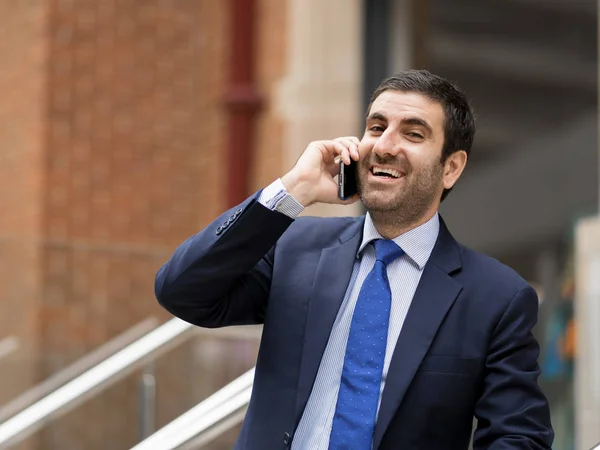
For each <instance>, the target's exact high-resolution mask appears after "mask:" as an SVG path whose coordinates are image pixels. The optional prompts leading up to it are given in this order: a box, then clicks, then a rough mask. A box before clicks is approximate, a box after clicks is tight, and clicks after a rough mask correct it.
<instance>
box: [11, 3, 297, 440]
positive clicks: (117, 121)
mask: <svg viewBox="0 0 600 450" xmlns="http://www.w3.org/2000/svg"><path fill="white" fill-rule="evenodd" d="M257 3H258V10H257V13H258V14H257V15H258V24H257V27H256V30H257V55H256V56H257V70H256V76H257V82H258V86H259V89H260V91H261V92H262V93H263V94H264V95H265V99H266V103H265V108H264V110H263V111H262V112H261V114H260V117H259V118H258V120H257V133H256V136H255V149H256V151H255V154H254V161H253V164H252V167H251V168H249V170H250V171H251V179H252V186H251V188H252V190H254V189H258V188H260V187H262V186H264V185H265V184H266V183H268V182H270V181H272V180H273V179H274V178H275V177H277V176H280V175H281V151H282V149H281V146H282V142H281V139H282V125H281V124H280V123H279V121H278V119H277V112H276V111H274V109H273V107H272V104H271V101H270V99H271V96H272V91H273V89H274V88H275V86H276V84H277V83H278V82H279V80H280V78H281V77H282V76H283V73H284V71H285V65H284V62H285V36H284V35H285V33H284V32H285V23H286V22H285V15H286V11H285V2H281V1H280V0H260V1H258V2H257ZM42 5H44V6H42ZM229 5H230V2H227V1H223V2H215V1H210V0H172V1H164V0H145V1H143V2H140V1H136V0H50V1H48V2H42V1H37V2H34V1H28V2H0V98H1V99H2V100H1V101H0V162H2V164H0V180H2V184H0V208H2V211H4V213H3V220H1V221H0V269H1V270H0V277H1V279H0V281H2V282H0V301H1V302H2V306H3V311H4V312H5V313H4V314H3V315H2V316H0V324H1V325H2V328H1V329H2V330H3V331H4V330H6V332H7V333H14V332H18V333H20V334H21V335H22V336H23V337H24V338H26V340H28V341H29V342H31V343H32V345H31V348H30V349H29V350H28V352H27V357H26V358H24V357H22V358H21V359H20V360H19V361H28V363H29V366H28V367H29V373H30V378H36V379H38V380H39V379H43V378H45V377H47V376H49V375H50V374H52V373H55V372H56V371H58V370H60V369H62V368H64V367H65V366H66V365H67V364H69V363H71V362H73V361H74V360H76V359H77V358H78V357H80V356H82V355H83V354H85V353H86V352H88V351H90V350H91V349H93V348H96V347H97V346H99V345H100V344H102V343H104V342H106V341H107V340H108V339H110V338H112V337H114V336H116V335H117V334H119V333H121V332H123V331H125V330H126V329H127V328H129V327H131V326H132V325H134V324H135V323H137V322H139V321H141V320H143V319H145V318H146V317H148V316H150V315H153V316H157V317H159V318H160V319H162V320H166V319H168V318H170V316H169V315H168V314H167V313H166V312H165V311H163V310H162V309H161V308H160V307H159V306H158V305H157V303H156V301H155V299H154V293H153V280H154V275H155V273H156V270H157V269H158V267H159V266H160V265H161V264H162V263H163V262H164V261H165V260H166V259H167V258H168V257H169V256H170V255H171V253H172V251H173V250H174V248H175V246H176V245H178V244H179V243H180V242H181V241H183V240H184V239H185V238H187V237H188V236H189V235H191V234H192V233H194V232H196V231H197V230H199V229H200V228H201V227H202V226H204V225H206V224H207V223H208V222H210V221H211V220H213V219H214V218H215V217H216V216H217V215H218V214H219V213H220V212H222V210H223V208H224V207H225V192H226V191H225V187H226V183H227V161H226V153H227V143H228V139H227V136H228V133H230V132H233V131H234V130H229V129H228V122H227V115H226V114H227V110H226V108H225V107H224V105H223V97H224V93H225V89H226V87H227V85H228V76H229V73H230V71H229V68H228V67H227V64H228V62H229V58H228V52H229V44H230V42H229V33H230V30H229ZM2 337H3V336H2V335H0V338H2ZM223 345H225V347H222V346H221V347H219V346H218V345H217V347H214V346H213V349H214V348H220V349H221V350H219V351H217V356H215V353H214V352H213V354H212V356H211V355H208V356H207V358H209V359H208V360H206V361H209V362H205V363H203V362H202V361H203V360H204V356H202V355H203V350H202V349H204V348H205V343H204V341H201V343H200V344H199V343H190V344H187V345H184V346H182V347H181V348H180V349H178V350H176V351H174V352H171V353H170V354H169V355H167V356H164V357H162V358H160V360H159V361H158V362H157V382H158V411H159V414H158V425H159V426H160V425H162V424H164V423H166V422H168V421H169V420H172V419H173V418H174V417H175V416H176V415H178V414H180V413H182V412H183V411H184V410H185V409H187V408H189V407H190V406H192V405H193V404H194V403H195V402H197V401H198V400H199V399H201V398H203V397H205V396H206V395H208V393H209V392H212V391H214V390H215V389H216V388H217V387H220V386H222V385H223V384H225V383H226V382H227V381H229V380H230V379H232V378H233V377H234V376H236V375H239V374H241V373H242V372H244V371H245V370H246V369H248V368H249V367H250V365H251V363H252V358H253V356H252V355H253V352H254V351H255V347H254V346H252V345H251V346H250V347H248V348H247V349H246V350H243V351H242V354H243V355H246V357H242V358H237V359H236V361H231V360H228V358H227V357H226V356H225V355H230V354H231V353H232V351H233V350H231V347H230V346H231V345H232V344H223ZM209 347H210V346H209ZM233 348H238V349H239V346H237V347H236V346H235V345H234V347H233ZM198 349H200V350H198ZM223 349H225V350H226V351H223ZM227 349H229V350H227ZM221 351H223V353H222V355H223V356H218V354H220V352H221ZM248 358H249V359H248ZM219 361H220V362H219ZM9 362H10V361H9ZM10 363H11V364H12V366H10V367H15V368H16V367H17V366H16V365H15V364H16V363H14V362H10ZM1 364H2V363H1V362H0V366H1ZM7 364H8V362H7ZM20 364H21V366H19V370H16V369H15V370H10V371H8V373H9V376H10V377H12V378H11V379H14V380H16V379H17V378H19V379H20V380H21V383H22V385H23V386H22V388H21V390H23V389H24V388H25V387H27V386H29V385H31V384H32V381H31V379H30V380H29V381H27V376H24V375H23V374H24V372H23V364H24V363H23V362H21V363H20ZM0 368H1V367H0ZM209 368H212V369H213V371H212V372H210V373H205V372H206V370H207V369H209ZM25 375H26V373H25ZM138 381H139V373H137V374H134V375H133V376H130V377H128V378H127V379H126V380H124V381H120V382H119V383H118V384H117V385H115V386H114V387H112V388H110V389H109V390H108V391H106V392H104V393H103V394H101V395H100V396H98V397H97V398H94V399H92V400H90V401H88V402H86V403H85V404H83V405H81V406H78V407H77V408H76V409H75V410H73V411H72V412H70V413H68V414H67V415H66V416H65V417H64V418H61V419H58V420H55V421H53V422H51V424H50V425H48V426H46V427H44V429H43V430H42V431H41V432H39V433H37V434H36V435H35V436H34V438H33V439H31V440H30V441H29V444H30V445H31V446H33V447H35V448H41V449H42V448H43V449H46V448H47V449H50V448H52V449H54V448H61V449H63V448H64V449H68V448H85V449H86V450H88V449H95V448H97V449H103V450H104V449H106V448H126V447H127V446H130V445H133V444H134V443H135V442H136V441H137V440H138V422H137V420H138V414H139V411H138V404H137V402H138V398H137V388H138V386H137V383H138ZM14 394H15V392H14V391H12V392H3V391H1V390H0V400H5V399H9V398H11V396H14ZM2 395H4V397H2ZM234 438H235V433H234V434H233V435H230V436H228V437H227V438H225V440H224V441H222V442H221V443H220V444H215V447H214V448H221V446H223V448H230V447H231V442H232V440H233V439H234Z"/></svg>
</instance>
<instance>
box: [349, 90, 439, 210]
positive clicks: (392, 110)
mask: <svg viewBox="0 0 600 450" xmlns="http://www.w3.org/2000/svg"><path fill="white" fill-rule="evenodd" d="M443 145H444V111H443V109H442V106H441V105H440V104H439V103H437V102H435V101H432V100H430V99H428V98H426V97H424V96H423V95H421V94H418V93H411V92H400V91H393V90H388V91H384V92H383V93H381V95H379V97H377V99H375V101H374V102H373V104H372V105H371V110H370V111H369V116H368V117H367V122H366V128H365V134H364V136H363V138H362V140H361V142H360V145H359V153H360V160H359V162H358V184H359V190H360V197H361V200H362V201H363V203H364V205H365V207H366V208H367V210H369V211H372V212H386V213H398V214H402V215H403V216H405V219H408V218H409V217H407V216H411V217H413V216H414V218H415V219H416V218H418V217H420V216H422V215H423V214H425V213H426V212H427V211H428V210H429V209H430V208H431V207H432V205H435V206H436V207H437V206H438V205H439V201H440V197H441V194H442V191H443V185H442V180H443V174H444V166H443V164H442V163H441V156H442V147H443Z"/></svg>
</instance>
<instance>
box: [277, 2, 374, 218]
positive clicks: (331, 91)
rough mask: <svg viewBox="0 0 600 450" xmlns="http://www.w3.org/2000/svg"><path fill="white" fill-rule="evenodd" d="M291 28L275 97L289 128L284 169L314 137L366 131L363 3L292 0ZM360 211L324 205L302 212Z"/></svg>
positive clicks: (355, 208) (357, 206)
mask: <svg viewBox="0 0 600 450" xmlns="http://www.w3.org/2000/svg"><path fill="white" fill-rule="evenodd" d="M287 28H288V35H287V40H288V51H287V59H288V60H287V76H286V77H285V78H284V79H283V80H282V82H281V84H280V86H279V89H278V91H277V93H276V95H275V102H276V107H277V109H278V110H279V112H280V114H281V117H282V119H283V121H284V127H285V131H284V158H283V164H284V167H283V168H282V171H283V172H285V171H287V170H289V169H290V168H291V167H292V166H293V165H294V163H295V162H296V160H297V159H298V157H299V156H300V154H301V153H302V152H303V151H304V149H305V148H306V146H307V145H308V144H309V143H310V142H311V141H314V140H321V139H333V138H336V137H340V136H359V137H360V135H361V134H362V128H363V123H362V119H361V118H362V116H363V112H362V104H361V86H362V42H361V41H362V1H361V0H327V1H322V0H288V27H287ZM360 211H361V209H360V206H359V205H358V204H356V205H353V206H332V205H322V204H320V205H314V206H312V207H310V208H307V209H306V211H305V213H304V214H310V215H319V216H338V215H343V216H348V215H356V214H359V213H360Z"/></svg>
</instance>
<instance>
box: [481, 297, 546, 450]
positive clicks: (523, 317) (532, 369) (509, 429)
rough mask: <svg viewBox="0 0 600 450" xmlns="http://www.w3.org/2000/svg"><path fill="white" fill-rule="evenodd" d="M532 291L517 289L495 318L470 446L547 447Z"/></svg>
mask: <svg viewBox="0 0 600 450" xmlns="http://www.w3.org/2000/svg"><path fill="white" fill-rule="evenodd" d="M537 312H538V300H537V295H536V293H535V291H534V290H533V289H532V288H531V287H529V286H528V287H526V288H524V289H522V290H521V291H519V292H518V293H517V294H516V295H515V297H514V298H513V299H512V301H511V302H510V303H509V305H508V308H507V309H506V311H505V312H504V314H503V316H502V317H501V319H500V321H499V322H498V324H497V326H496V329H495V331H494V335H493V338H492V341H491V345H490V350H489V352H488V357H487V361H486V367H485V377H484V381H483V389H482V395H481V396H480V398H479V400H478V402H477V404H476V407H475V416H476V418H477V419H478V426H477V430H476V431H475V436H474V449H475V450H484V449H485V450H508V449H514V450H517V449H522V450H525V449H527V450H542V449H544V450H545V449H551V446H552V441H553V438H554V433H553V431H552V425H551V423H550V411H549V406H548V402H547V400H546V398H545V396H544V394H543V393H542V391H541V389H540V387H539V386H538V383H537V379H538V376H539V374H540V369H539V366H538V363H537V358H538V355H539V345H538V343H537V341H536V339H535V338H534V336H533V334H532V332H531V330H532V328H533V326H534V325H535V323H536V321H537Z"/></svg>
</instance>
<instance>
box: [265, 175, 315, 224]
mask: <svg viewBox="0 0 600 450" xmlns="http://www.w3.org/2000/svg"><path fill="white" fill-rule="evenodd" d="M258 202H259V203H260V204H261V205H263V206H265V207H267V208H269V209H270V210H272V211H278V212H280V213H282V214H285V215H286V216H288V217H290V218H292V219H295V218H296V217H298V216H299V215H300V213H301V212H302V211H303V210H304V206H302V205H301V204H300V203H299V202H298V200H296V199H295V198H294V196H292V195H291V194H288V191H287V190H286V188H285V186H284V185H283V183H282V182H281V179H280V178H278V179H277V180H275V181H274V182H273V183H271V184H270V185H268V186H267V187H266V188H264V189H263V191H262V192H261V193H260V196H259V197H258Z"/></svg>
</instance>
